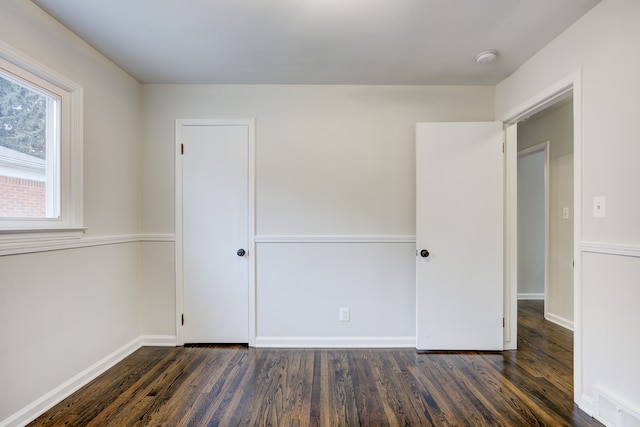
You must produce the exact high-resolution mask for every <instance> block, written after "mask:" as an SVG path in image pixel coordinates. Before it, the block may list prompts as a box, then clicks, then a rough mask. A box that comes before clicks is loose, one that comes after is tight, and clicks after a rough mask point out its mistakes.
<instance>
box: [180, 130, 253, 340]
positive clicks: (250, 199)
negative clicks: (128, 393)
mask: <svg viewBox="0 0 640 427" xmlns="http://www.w3.org/2000/svg"><path fill="white" fill-rule="evenodd" d="M234 125H235V126H247V128H248V139H249V141H248V143H249V152H248V159H247V161H248V173H249V177H248V186H249V188H248V194H247V198H248V200H247V210H248V212H247V237H248V239H247V240H248V245H249V246H248V248H247V258H248V262H249V265H248V268H249V280H248V282H249V283H248V286H249V289H248V291H249V292H248V296H249V298H248V300H249V301H248V304H249V310H248V312H249V331H248V336H249V346H251V347H254V346H255V341H256V309H255V307H256V304H255V300H256V292H255V289H256V286H255V285H256V280H255V277H256V275H255V265H256V255H255V253H256V251H255V249H256V243H255V224H256V222H255V158H256V156H255V152H256V146H255V145H256V142H255V119H176V125H175V203H174V205H175V235H176V244H175V274H176V277H175V281H176V311H175V315H176V318H175V321H176V344H177V345H179V346H181V345H184V333H183V328H184V327H183V325H182V314H183V313H184V258H183V249H184V235H183V233H182V230H183V228H182V225H183V215H182V213H183V192H182V186H183V179H182V128H183V127H184V126H234Z"/></svg>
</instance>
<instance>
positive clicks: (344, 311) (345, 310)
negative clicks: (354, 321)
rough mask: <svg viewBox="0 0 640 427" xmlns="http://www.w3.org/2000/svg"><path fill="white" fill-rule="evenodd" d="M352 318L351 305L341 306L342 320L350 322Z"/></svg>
mask: <svg viewBox="0 0 640 427" xmlns="http://www.w3.org/2000/svg"><path fill="white" fill-rule="evenodd" d="M350 319H351V315H350V313H349V307H340V321H341V322H348V321H349V320H350Z"/></svg>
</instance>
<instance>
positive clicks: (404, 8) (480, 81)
mask: <svg viewBox="0 0 640 427" xmlns="http://www.w3.org/2000/svg"><path fill="white" fill-rule="evenodd" d="M32 1H33V2H34V3H35V4H36V5H38V6H40V7H41V8H42V9H44V10H45V11H46V12H48V13H49V14H50V15H52V16H53V17H54V18H56V19H57V20H59V21H60V22H62V23H63V24H64V25H66V26H67V27H68V28H70V29H71V30H72V31H74V32H75V33H76V34H78V35H79V36H80V37H81V38H83V39H84V40H86V41H87V42H88V43H89V44H91V45H92V46H94V47H95V48H96V49H98V50H99V51H100V52H102V53H103V54H104V55H105V56H107V57H108V58H110V59H111V60H112V61H113V62H115V63H116V64H118V65H119V66H120V67H122V68H123V69H124V70H125V71H127V72H128V73H129V74H131V75H132V76H133V77H135V78H136V79H138V80H139V81H140V82H143V83H183V84H187V83H216V84H260V83H264V84H271V83H274V84H275V83H283V84H429V85H433V84H437V85H439V84H462V85H470V84H474V85H487V84H488V85H494V84H496V83H498V82H500V81H501V80H502V79H504V78H505V77H507V76H508V75H509V74H511V73H512V72H513V71H515V70H516V69H517V68H518V67H519V66H520V65H521V64H522V63H523V62H525V61H526V60H527V59H528V58H530V57H531V56H532V55H533V54H535V53H536V52H537V51H538V50H540V49H541V48H542V47H543V46H544V45H546V44H547V43H548V42H549V41H551V40H552V39H553V38H554V37H556V36H557V35H558V34H560V33H561V32H562V31H563V30H564V29H566V28H567V27H569V26H570V25H571V24H572V23H573V22H575V21H576V20H577V19H578V18H579V17H581V16H582V15H583V14H585V13H586V12H587V11H588V10H589V9H591V8H592V7H593V6H595V5H596V4H597V3H598V2H599V0H32ZM486 49H496V50H498V52H499V56H498V60H497V61H496V62H495V63H494V64H491V65H479V64H476V63H475V56H476V54H477V53H479V52H480V51H483V50H486Z"/></svg>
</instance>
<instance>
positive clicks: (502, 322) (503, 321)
mask: <svg viewBox="0 0 640 427" xmlns="http://www.w3.org/2000/svg"><path fill="white" fill-rule="evenodd" d="M502 327H503V328H504V317H503V318H502Z"/></svg>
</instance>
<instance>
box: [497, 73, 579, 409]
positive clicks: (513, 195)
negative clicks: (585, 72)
mask: <svg viewBox="0 0 640 427" xmlns="http://www.w3.org/2000/svg"><path fill="white" fill-rule="evenodd" d="M580 81H581V74H580V70H578V71H576V72H574V73H572V74H570V75H568V76H566V77H565V78H563V79H561V80H559V81H557V82H556V83H555V84H553V85H551V86H549V87H547V88H546V89H544V90H542V91H541V92H539V93H538V94H536V95H535V96H533V97H531V98H530V99H528V100H526V101H525V102H524V103H522V104H520V105H519V106H518V107H516V108H514V109H513V110H511V111H508V112H507V113H505V114H504V115H503V116H502V117H501V121H502V122H503V123H504V124H505V135H506V139H505V141H506V144H505V153H506V156H505V162H506V165H505V166H506V167H505V173H506V185H505V195H506V206H505V279H506V280H505V299H504V300H505V320H506V323H505V349H516V348H517V324H518V323H517V322H518V320H517V305H518V300H517V283H518V280H517V273H518V261H517V242H518V240H517V239H518V236H517V186H516V184H517V151H518V150H517V143H518V132H519V131H518V125H519V124H520V123H522V122H523V121H525V120H526V119H527V118H529V117H531V116H533V115H534V114H536V113H538V112H541V111H543V110H545V109H547V108H549V107H552V106H554V105H555V104H557V103H559V102H561V101H563V100H566V99H567V98H568V97H572V105H571V113H572V114H571V117H572V119H573V126H572V131H573V137H572V138H571V143H572V148H573V161H572V165H573V180H572V186H571V187H572V188H570V190H569V191H570V192H572V196H573V202H572V206H573V212H572V213H571V212H570V215H571V214H572V217H573V239H572V244H571V252H572V264H573V269H572V270H571V277H570V278H569V280H570V281H571V283H572V284H573V286H572V287H571V289H572V291H573V298H572V302H573V331H574V334H573V337H574V346H573V353H574V354H573V365H574V368H573V383H574V387H573V392H574V401H576V402H577V401H579V399H580V396H581V395H582V393H583V389H582V383H583V382H582V329H581V327H582V325H581V322H580V320H581V306H580V301H581V250H580V242H581V239H582V180H581V177H582V168H581V164H582V132H581V129H582V122H581V117H582V114H581V92H580V87H581V84H580ZM570 207H571V206H569V208H570Z"/></svg>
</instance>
